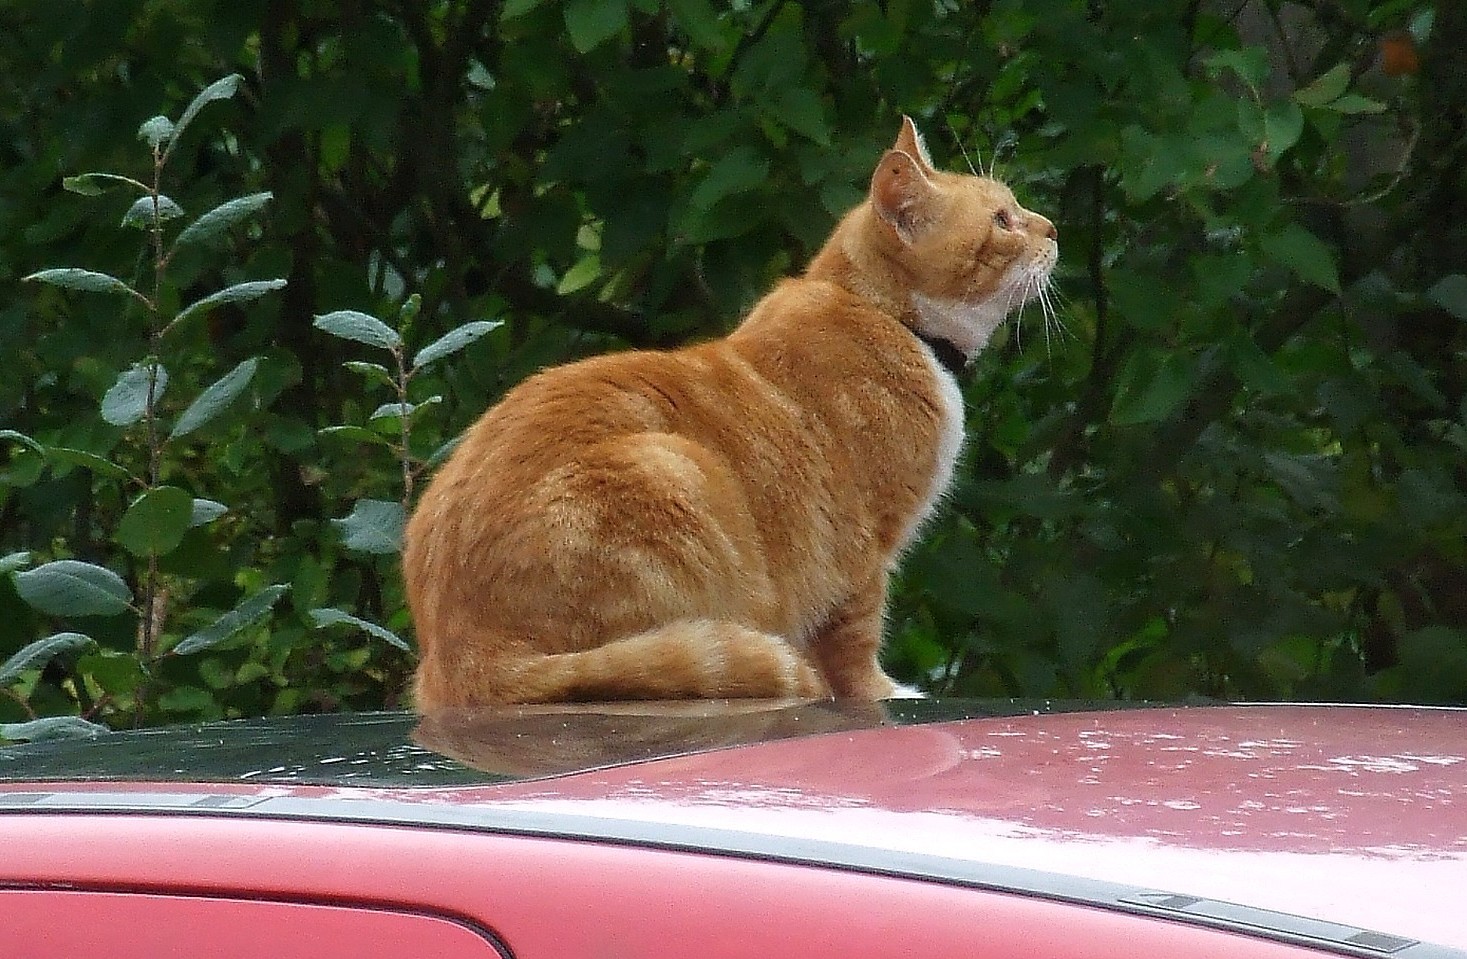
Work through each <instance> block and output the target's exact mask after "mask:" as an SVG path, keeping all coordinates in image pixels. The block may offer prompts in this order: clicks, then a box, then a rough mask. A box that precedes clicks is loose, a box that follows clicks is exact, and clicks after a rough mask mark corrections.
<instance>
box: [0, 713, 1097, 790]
mask: <svg viewBox="0 0 1467 959" xmlns="http://www.w3.org/2000/svg"><path fill="white" fill-rule="evenodd" d="M1115 705H1116V704H1114V703H1111V704H1108V706H1109V708H1115ZM1094 706H1095V704H1082V703H1067V702H1058V701H1051V700H1034V701H1031V700H1018V699H1001V700H946V701H944V700H893V701H889V702H886V703H848V702H833V701H822V702H815V703H793V704H792V703H770V702H759V701H753V702H737V701H734V702H730V701H711V702H709V701H691V702H674V703H626V704H587V705H574V706H523V707H515V708H506V709H500V710H494V711H489V712H479V713H447V714H441V715H436V716H430V717H427V718H424V719H421V720H420V719H419V718H418V717H415V716H413V715H412V714H410V713H401V712H392V713H358V714H332V715H316V716H291V717H276V718H266V719H246V720H236V721H231V722H218V723H204V724H197V725H189V726H174V727H166V728H161V729H140V730H134V731H130V732H120V733H112V734H110V735H104V736H100V737H97V738H94V739H86V740H67V741H59V742H42V743H34V744H29V745H19V746H11V747H5V748H0V782H4V781H19V780H26V781H37V780H92V781H102V782H109V781H110V782H116V781H127V780H131V781H147V782H167V781H175V782H199V781H205V782H233V781H239V782H254V783H261V782H265V783H291V784H318V785H336V786H342V785H360V786H424V787H442V786H472V785H486V784H493V783H502V782H515V781H521V780H526V779H536V778H542V777H546V776H556V775H564V774H567V773H573V772H582V771H586V770H591V769H600V768H605V767H607V766H616V765H622V764H625V763H632V762H642V761H646V760H652V759H660V758H666V757H669V756H678V755H685V754H688V753H694V752H702V751H706V750H710V749H721V748H725V747H730V746H738V745H745V744H749V743H758V742H767V741H772V740H777V739H788V738H791V737H795V736H808V735H817V734H820V733H830V732H840V731H847V730H855V729H867V728H871V727H875V726H882V725H913V724H921V723H932V722H943V721H949V720H958V719H970V718H977V717H984V716H1012V715H1022V714H1025V713H1036V714H1037V713H1045V712H1068V711H1073V710H1077V709H1083V708H1094Z"/></svg>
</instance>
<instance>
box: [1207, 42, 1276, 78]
mask: <svg viewBox="0 0 1467 959" xmlns="http://www.w3.org/2000/svg"><path fill="white" fill-rule="evenodd" d="M1205 62H1206V64H1207V69H1208V72H1209V73H1211V74H1212V75H1213V76H1221V75H1222V74H1223V73H1225V72H1226V71H1228V70H1231V71H1232V72H1234V73H1236V74H1237V75H1238V76H1239V77H1241V78H1242V79H1243V80H1244V81H1245V82H1246V83H1247V84H1248V85H1249V86H1251V87H1258V86H1260V85H1262V83H1263V81H1264V80H1266V79H1268V50H1267V49H1265V48H1264V47H1261V46H1254V47H1241V48H1239V49H1236V50H1221V51H1219V52H1217V53H1214V54H1213V55H1212V56H1210V57H1208V58H1207V60H1206V61H1205Z"/></svg>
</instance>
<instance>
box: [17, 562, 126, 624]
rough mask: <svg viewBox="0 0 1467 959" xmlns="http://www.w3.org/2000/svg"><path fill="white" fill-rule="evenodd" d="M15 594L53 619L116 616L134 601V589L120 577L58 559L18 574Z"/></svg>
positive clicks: (86, 564)
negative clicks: (61, 617) (58, 617)
mask: <svg viewBox="0 0 1467 959" xmlns="http://www.w3.org/2000/svg"><path fill="white" fill-rule="evenodd" d="M15 591H16V592H17V593H19V594H20V598H21V599H23V600H25V601H26V602H27V603H29V604H30V605H31V606H34V607H35V608H36V609H39V610H40V611H41V612H43V613H49V614H51V615H52V616H113V615H116V614H117V613H120V612H123V611H124V610H126V609H127V608H128V604H129V603H131V602H132V590H130V589H128V588H127V583H125V582H123V581H122V577H121V576H118V575H117V574H116V573H114V572H112V570H110V569H105V568H103V567H101V566H94V565H92V564H91V563H83V562H81V561H79V560H74V559H58V560H55V561H53V562H50V563H46V564H44V565H41V566H37V567H36V568H35V569H28V570H24V571H23V572H19V573H16V574H15Z"/></svg>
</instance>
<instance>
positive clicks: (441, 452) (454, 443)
mask: <svg viewBox="0 0 1467 959" xmlns="http://www.w3.org/2000/svg"><path fill="white" fill-rule="evenodd" d="M463 441H464V435H463V434H462V433H460V434H458V435H457V436H455V437H454V438H453V439H451V440H449V441H448V442H446V443H444V444H443V445H442V446H440V447H438V448H437V449H436V450H434V451H433V455H432V456H430V457H428V462H427V463H425V464H423V465H425V466H427V467H428V468H429V469H433V468H434V467H436V466H438V465H439V464H441V463H442V462H443V461H444V460H446V459H448V457H449V456H450V455H451V454H452V453H453V451H454V450H456V449H458V445H459V444H460V443H462V442H463Z"/></svg>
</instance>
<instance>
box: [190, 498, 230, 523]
mask: <svg viewBox="0 0 1467 959" xmlns="http://www.w3.org/2000/svg"><path fill="white" fill-rule="evenodd" d="M227 512H229V507H228V506H225V505H224V504H223V503H216V502H215V501H214V500H211V499H196V500H194V501H193V505H192V506H191V507H190V509H189V516H188V525H189V528H190V529H192V528H194V527H195V526H203V525H204V524H205V523H212V522H214V521H215V520H216V519H218V518H219V517H221V516H223V515H224V514H225V513H227Z"/></svg>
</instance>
